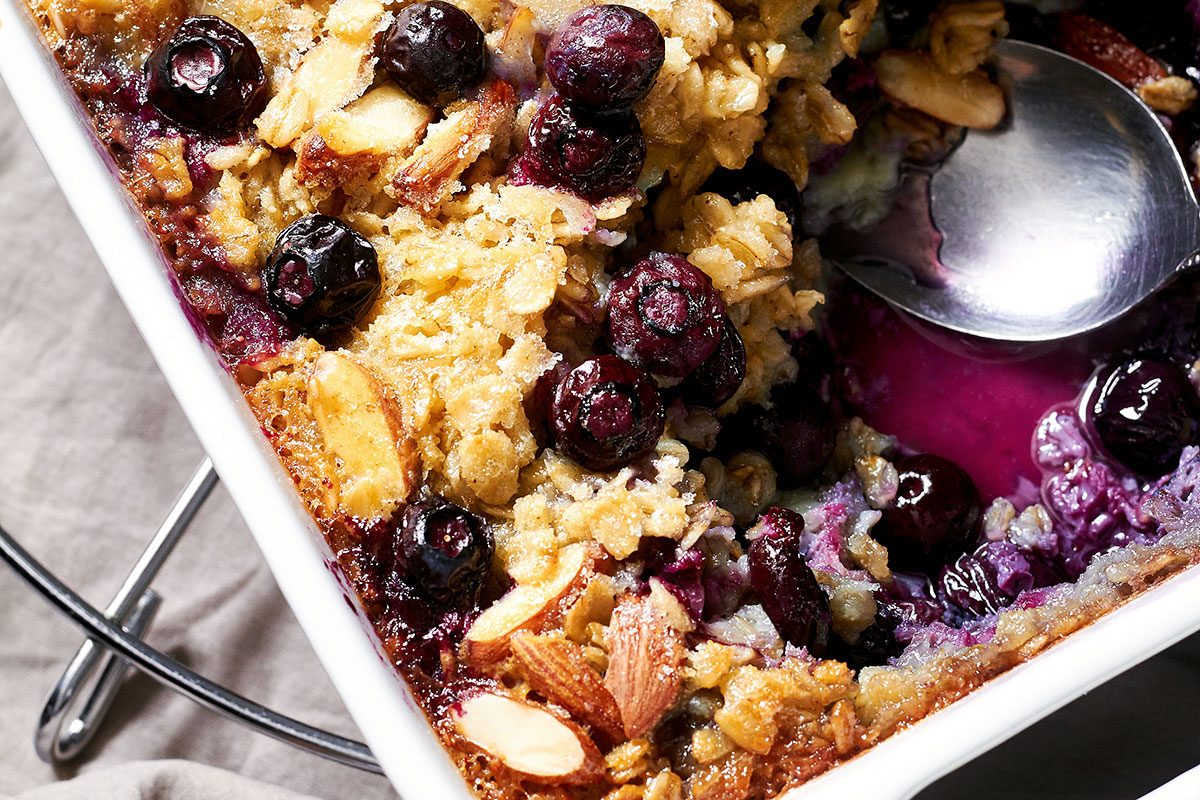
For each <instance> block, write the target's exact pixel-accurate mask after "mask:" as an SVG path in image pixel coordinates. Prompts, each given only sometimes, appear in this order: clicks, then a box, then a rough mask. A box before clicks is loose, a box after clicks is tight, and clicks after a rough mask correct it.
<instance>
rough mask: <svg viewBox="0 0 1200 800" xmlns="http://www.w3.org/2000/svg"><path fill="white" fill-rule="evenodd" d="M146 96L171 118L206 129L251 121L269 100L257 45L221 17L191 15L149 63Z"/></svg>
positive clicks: (228, 129) (220, 130) (223, 128)
mask: <svg viewBox="0 0 1200 800" xmlns="http://www.w3.org/2000/svg"><path fill="white" fill-rule="evenodd" d="M146 77H147V81H148V88H147V97H148V98H149V100H150V102H151V104H153V105H154V107H155V108H157V109H158V110H159V111H160V112H162V114H163V115H164V116H166V117H168V118H170V119H171V120H173V121H175V122H177V123H179V124H180V125H183V126H184V127H187V128H192V129H193V130H197V131H201V132H203V133H214V134H224V133H229V132H231V131H233V130H235V129H237V128H241V127H243V126H245V125H246V124H248V123H249V122H250V121H251V120H252V119H254V118H255V117H256V116H258V114H259V113H260V112H261V111H262V110H263V108H264V107H265V106H266V103H267V92H266V88H267V75H266V72H265V71H264V70H263V63H262V59H261V58H260V57H259V55H258V50H256V49H255V47H254V44H253V43H252V42H251V41H250V40H249V39H247V38H246V35H245V34H244V33H242V32H241V31H239V30H238V29H237V28H235V27H234V26H232V25H230V24H229V23H228V22H226V21H225V20H223V19H220V18H218V17H189V18H187V19H185V20H184V21H183V24H182V25H180V26H179V29H178V30H176V31H175V34H174V35H173V36H171V38H170V39H169V40H167V41H166V42H165V43H164V44H162V45H161V46H160V47H159V48H158V49H157V50H155V51H154V53H153V54H152V55H151V56H150V58H149V60H148V61H147V62H146Z"/></svg>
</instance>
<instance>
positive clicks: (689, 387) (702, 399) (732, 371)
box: [678, 317, 746, 408]
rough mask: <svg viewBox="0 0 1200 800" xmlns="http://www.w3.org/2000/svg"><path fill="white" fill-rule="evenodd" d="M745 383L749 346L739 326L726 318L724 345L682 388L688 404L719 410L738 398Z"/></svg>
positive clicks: (681, 393)
mask: <svg viewBox="0 0 1200 800" xmlns="http://www.w3.org/2000/svg"><path fill="white" fill-rule="evenodd" d="M744 380H746V345H745V343H744V342H743V341H742V335H741V334H740V333H738V329H737V326H736V325H734V324H733V322H732V321H731V320H730V319H729V318H728V317H726V318H725V325H724V329H723V331H722V333H721V342H720V344H718V345H717V349H716V350H714V351H713V354H712V355H711V356H709V357H708V358H706V359H705V360H704V363H702V364H701V365H700V366H698V367H696V369H695V370H693V371H692V374H691V375H688V376H687V378H685V379H684V380H683V382H682V383H680V384H679V387H678V392H679V395H680V396H681V397H682V398H683V399H684V401H685V402H687V403H689V404H691V405H694V406H703V407H705V408H720V407H721V406H722V405H724V404H725V403H726V402H728V401H729V399H730V398H731V397H733V396H734V395H735V394H737V390H738V389H740V388H741V387H742V382H743V381H744Z"/></svg>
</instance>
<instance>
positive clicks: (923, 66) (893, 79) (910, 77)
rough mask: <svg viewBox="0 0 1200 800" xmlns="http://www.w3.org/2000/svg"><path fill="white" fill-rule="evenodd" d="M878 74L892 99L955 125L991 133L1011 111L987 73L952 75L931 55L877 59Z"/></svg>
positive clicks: (892, 53)
mask: <svg viewBox="0 0 1200 800" xmlns="http://www.w3.org/2000/svg"><path fill="white" fill-rule="evenodd" d="M875 74H876V76H877V77H878V79H879V88H880V89H882V90H883V92H884V94H886V95H887V96H888V97H890V98H892V99H893V100H897V101H899V102H900V103H903V104H904V105H906V106H911V107H912V108H915V109H917V110H918V111H923V112H925V113H926V114H928V115H929V116H931V117H935V118H936V119H940V120H941V121H942V122H948V123H950V124H951V125H962V126H965V127H967V128H978V129H980V130H987V129H990V128H994V127H996V126H997V125H999V124H1000V122H1001V120H1003V119H1004V115H1005V113H1006V110H1007V106H1006V104H1005V101H1004V92H1003V91H1002V90H1001V89H1000V87H999V86H997V85H996V84H994V83H992V81H991V80H990V79H989V78H988V76H987V74H986V73H985V72H984V71H983V70H980V69H977V70H973V71H971V72H968V73H966V74H964V75H951V74H950V73H947V72H942V71H941V70H940V69H938V67H937V65H936V64H935V63H934V62H933V57H932V56H931V55H929V54H928V53H918V52H914V51H911V50H889V51H887V52H885V53H883V54H882V55H880V56H879V58H878V59H876V61H875Z"/></svg>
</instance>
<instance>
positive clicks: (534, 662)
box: [512, 631, 625, 742]
mask: <svg viewBox="0 0 1200 800" xmlns="http://www.w3.org/2000/svg"><path fill="white" fill-rule="evenodd" d="M512 652H513V656H514V657H515V658H516V659H517V663H518V664H520V665H521V671H522V672H523V673H524V675H525V678H526V680H528V681H529V683H530V685H531V686H533V688H534V689H536V690H537V691H538V692H540V693H541V694H543V695H545V696H546V699H548V700H549V701H550V702H552V703H554V704H556V705H559V706H561V707H563V708H565V709H566V710H567V712H568V713H569V714H570V715H571V716H572V717H573V718H575V719H577V720H579V721H580V722H582V723H583V724H584V725H587V726H589V727H590V728H592V729H593V730H594V731H596V732H597V733H599V734H602V735H603V737H604V738H605V739H607V740H608V741H609V742H619V741H622V740H623V739H624V738H625V733H624V725H623V723H622V722H621V711H620V709H618V708H617V702H616V700H614V699H613V696H612V694H611V693H610V692H609V691H608V689H606V688H605V686H604V678H602V677H601V676H600V673H599V672H597V671H596V670H595V668H594V667H592V665H591V664H589V663H588V661H587V659H586V658H584V656H583V651H582V650H581V649H580V647H579V645H577V644H575V643H574V642H568V641H566V640H564V639H558V638H554V637H551V636H538V635H536V634H533V633H530V632H529V631H519V632H518V633H517V634H516V635H514V636H513V637H512Z"/></svg>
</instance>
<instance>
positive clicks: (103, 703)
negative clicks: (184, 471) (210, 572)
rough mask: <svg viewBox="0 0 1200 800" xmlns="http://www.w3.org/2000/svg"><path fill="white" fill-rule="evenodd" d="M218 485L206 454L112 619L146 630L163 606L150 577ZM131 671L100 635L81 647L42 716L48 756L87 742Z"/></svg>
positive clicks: (40, 743) (41, 749) (136, 631)
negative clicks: (88, 689)
mask: <svg viewBox="0 0 1200 800" xmlns="http://www.w3.org/2000/svg"><path fill="white" fill-rule="evenodd" d="M216 485H217V473H216V471H215V470H214V469H213V465H212V462H211V461H209V460H208V459H207V458H206V459H204V462H203V463H202V464H201V465H200V467H199V468H198V469H197V470H196V474H195V475H193V476H192V479H191V480H190V481H188V485H187V488H185V489H184V490H183V493H182V494H181V495H180V496H179V499H178V500H176V501H175V505H174V506H173V507H172V508H171V511H170V513H168V514H167V518H166V519H165V520H163V523H162V525H160V526H159V529H158V532H157V533H155V534H154V538H153V539H151V540H150V544H148V545H147V546H146V549H145V550H144V551H143V552H142V555H141V557H140V558H139V559H138V561H137V564H135V565H134V567H133V570H132V571H131V572H130V573H129V575H128V577H126V578H125V582H124V583H123V584H121V588H120V589H118V590H117V593H116V594H115V595H113V599H112V601H111V602H109V604H108V608H106V609H105V610H104V614H105V616H106V617H108V619H110V620H111V621H113V622H115V623H117V624H118V625H120V626H121V627H123V628H125V629H126V630H127V631H129V632H130V633H132V634H133V635H134V636H138V637H141V636H143V635H145V632H146V630H147V628H149V626H150V623H151V622H152V621H153V618H154V613H155V612H156V611H157V609H158V605H159V600H158V596H157V595H156V594H154V593H153V592H151V591H150V582H151V581H152V580H154V577H155V576H156V575H157V574H158V571H159V570H160V569H161V568H162V565H163V564H164V563H166V560H167V557H168V556H170V555H171V552H172V551H173V550H174V549H175V545H176V544H178V543H179V540H180V539H181V538H182V537H183V534H184V533H186V532H187V529H188V526H189V525H191V523H192V520H193V519H195V517H196V514H197V512H199V511H200V508H201V506H203V505H204V501H205V500H207V499H208V496H209V494H211V493H212V490H213V487H214V486H216ZM98 668H99V670H100V675H101V678H100V679H99V680H96V681H95V682H94V684H93V688H92V691H91V692H90V693H89V694H88V695H86V696H84V697H82V706H77V704H76V703H75V702H74V700H75V698H76V696H78V695H80V690H81V689H82V688H83V687H84V686H85V685H87V684H88V683H89V682H92V678H93V676H94V675H95V674H96V671H97V669H98ZM126 671H127V665H126V662H125V660H124V659H122V658H119V657H117V656H114V655H113V654H112V652H111V651H110V650H108V648H106V647H104V646H103V645H101V644H100V643H99V642H97V641H96V640H95V639H91V638H89V639H88V640H87V641H85V642H84V643H83V644H82V645H81V646H80V647H79V650H78V651H76V653H75V655H74V657H73V658H72V659H71V661H70V663H69V664H68V665H67V668H66V670H65V671H64V672H63V674H62V677H61V678H59V679H58V683H57V684H55V686H54V688H53V689H52V690H50V695H49V697H47V698H46V705H45V707H44V708H43V709H42V714H41V718H40V719H39V720H38V727H37V733H36V734H35V735H34V747H35V748H36V749H37V754H38V756H39V757H41V759H42V760H43V761H45V762H46V763H48V764H54V763H59V762H63V761H70V760H71V759H73V758H75V757H76V756H78V755H79V754H80V753H81V752H82V751H83V749H84V748H85V747H87V744H88V742H89V741H91V739H92V736H93V735H95V733H96V730H97V729H98V728H99V724H100V721H101V719H102V718H103V716H104V714H105V712H106V711H108V708H109V706H110V705H111V704H112V700H113V696H114V695H115V693H116V692H117V690H118V689H119V688H120V686H121V682H122V680H123V679H124V677H125V673H126ZM76 707H80V708H81V711H80V713H79V714H77V715H75V716H73V717H71V716H70V712H71V711H72V710H73V709H74V708H76ZM69 717H70V718H69Z"/></svg>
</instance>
